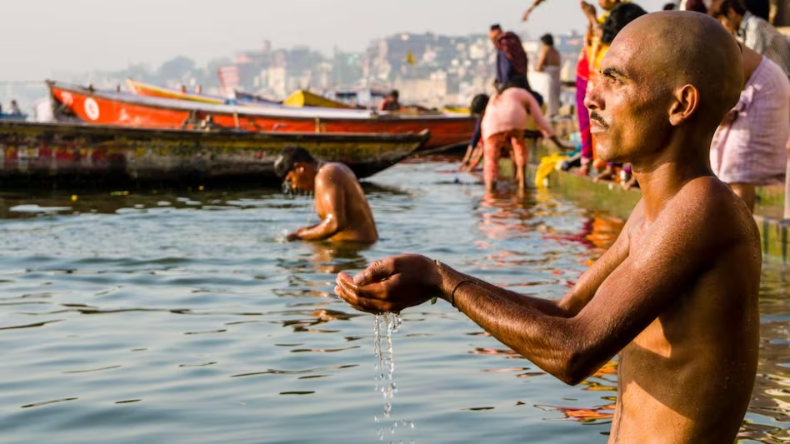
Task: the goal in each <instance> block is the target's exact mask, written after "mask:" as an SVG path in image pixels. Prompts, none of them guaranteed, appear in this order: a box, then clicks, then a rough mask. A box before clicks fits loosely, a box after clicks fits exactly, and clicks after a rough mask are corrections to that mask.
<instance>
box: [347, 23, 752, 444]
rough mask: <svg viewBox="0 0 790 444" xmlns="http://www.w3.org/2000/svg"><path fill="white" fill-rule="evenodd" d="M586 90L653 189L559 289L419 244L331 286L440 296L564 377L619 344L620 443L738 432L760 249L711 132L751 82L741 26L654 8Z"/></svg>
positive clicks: (367, 307) (391, 298) (395, 298)
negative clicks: (542, 293)
mask: <svg viewBox="0 0 790 444" xmlns="http://www.w3.org/2000/svg"><path fill="white" fill-rule="evenodd" d="M601 72H602V75H603V80H602V81H601V82H599V83H598V84H597V85H596V86H595V88H593V89H592V90H591V91H590V92H589V93H588V95H587V98H586V100H585V104H586V106H587V107H588V109H589V110H590V112H591V119H592V128H593V132H594V133H595V134H596V136H597V138H598V142H599V148H598V149H599V153H600V155H601V157H602V158H603V159H604V160H606V161H611V162H630V163H631V164H632V165H633V169H634V174H635V175H637V178H638V180H639V183H640V185H641V186H642V193H643V199H642V201H641V202H639V204H637V206H636V208H635V209H634V210H633V212H632V213H631V217H630V218H629V219H628V222H627V223H626V225H625V227H624V229H623V232H622V233H621V235H620V236H619V238H618V239H617V241H616V242H615V243H614V245H613V246H612V247H611V248H610V249H609V250H608V251H607V252H606V253H605V254H604V255H603V256H602V257H601V259H600V260H598V261H597V262H596V263H595V264H594V265H592V266H591V267H590V269H589V270H588V271H587V272H586V273H585V274H584V275H583V276H582V277H581V278H580V279H579V282H578V283H577V284H576V285H575V287H574V288H573V289H572V290H570V292H569V293H568V294H567V295H566V296H565V297H564V298H562V300H560V301H549V300H545V299H540V298H535V297H529V296H524V295H519V294H516V293H513V292H511V291H508V290H505V289H502V288H499V287H497V286H494V285H491V284H488V283H485V282H483V281H481V280H479V279H475V278H473V277H470V276H466V275H464V274H461V273H459V272H458V271H455V270H453V269H452V268H450V267H448V266H446V265H444V264H441V263H439V262H435V261H433V260H431V259H428V258H425V257H423V256H414V255H403V256H396V257H393V258H389V259H385V260H381V261H378V262H376V263H374V264H373V265H372V266H371V267H369V268H368V269H367V270H365V271H363V272H362V273H360V274H358V275H357V276H355V277H354V278H351V277H350V276H348V275H346V274H343V273H341V274H340V275H339V276H338V279H337V286H336V287H335V292H336V293H337V294H338V295H339V296H340V297H341V298H342V299H344V300H345V301H346V302H348V303H349V304H351V305H352V306H354V307H355V308H357V309H359V310H363V311H367V312H373V313H377V312H384V311H391V312H400V311H401V310H404V309H406V308H408V307H412V306H415V305H419V304H422V303H424V302H425V301H427V300H429V299H431V297H433V296H437V297H439V298H441V299H444V300H446V301H448V302H449V303H450V304H452V305H453V306H454V307H456V308H457V309H458V310H460V311H462V312H463V313H464V314H465V315H467V316H468V317H469V318H471V319H472V320H473V321H474V322H476V323H477V324H479V325H480V326H481V327H483V328H484V329H485V330H486V331H488V332H489V333H491V334H492V335H493V336H494V337H496V338H497V339H498V340H500V341H501V342H503V343H504V344H506V345H507V346H509V347H510V348H512V349H513V350H515V351H517V352H518V353H520V354H521V355H523V356H525V357H526V358H528V359H530V360H531V361H532V362H533V363H535V364H536V365H538V366H539V367H541V368H542V369H544V370H545V371H547V372H548V373H551V374H552V375H554V376H556V377H557V378H559V379H561V380H562V381H563V382H566V383H568V384H578V383H580V382H581V381H583V380H584V379H585V378H587V377H589V376H590V375H592V374H593V373H594V372H595V371H596V370H598V369H599V368H600V367H601V366H602V365H604V364H605V363H606V362H608V361H609V360H610V359H612V358H613V357H614V356H615V355H616V354H618V353H619V354H620V362H619V369H618V385H619V390H618V392H619V393H618V399H617V407H616V410H615V414H614V420H613V423H612V430H611V434H610V437H609V442H610V443H640V444H642V443H695V444H699V443H717V444H719V443H731V442H733V440H734V439H735V436H736V434H737V432H738V429H739V427H740V425H741V421H742V420H743V417H744V414H745V412H746V408H747V406H748V404H749V399H750V395H751V392H752V386H753V384H754V377H755V372H756V366H757V353H758V341H759V314H758V307H757V295H758V289H759V285H760V267H761V252H760V243H759V238H758V234H757V227H756V226H755V223H754V221H753V219H752V217H751V214H750V213H749V210H748V208H746V205H745V204H744V203H743V201H742V200H741V199H740V198H738V197H737V196H736V195H735V194H733V192H732V191H731V190H730V188H729V187H728V186H727V185H726V184H724V183H722V182H721V181H719V180H718V179H717V178H716V177H715V176H714V175H713V173H712V171H711V167H710V160H709V151H708V150H709V147H710V143H711V139H712V137H713V133H714V132H715V131H716V127H717V126H718V124H719V122H721V120H722V118H723V117H724V115H725V114H726V113H727V112H728V111H729V110H730V109H732V107H733V106H734V105H735V103H736V102H737V101H738V97H739V94H740V91H741V89H742V87H743V83H744V79H743V70H742V69H741V62H740V51H739V47H738V45H737V43H736V42H735V40H734V38H733V37H732V36H731V35H729V34H728V33H727V32H726V31H725V30H724V28H723V27H722V26H721V25H720V24H719V23H717V22H716V21H715V20H714V19H712V18H710V17H708V16H705V15H703V14H698V13H691V12H680V11H667V12H658V13H654V14H648V15H646V16H643V17H641V18H639V19H637V20H635V21H634V22H633V23H631V24H630V25H628V26H627V27H626V28H625V29H623V31H622V32H621V33H620V34H619V35H618V36H617V38H616V39H615V40H614V42H613V44H612V46H611V49H610V50H609V53H608V54H607V55H606V57H605V58H604V60H603V63H602V66H601Z"/></svg>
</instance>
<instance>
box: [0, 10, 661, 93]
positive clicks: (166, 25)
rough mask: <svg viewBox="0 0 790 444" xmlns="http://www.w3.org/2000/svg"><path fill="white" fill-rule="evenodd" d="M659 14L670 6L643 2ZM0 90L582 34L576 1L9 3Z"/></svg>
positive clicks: (2, 32)
mask: <svg viewBox="0 0 790 444" xmlns="http://www.w3.org/2000/svg"><path fill="white" fill-rule="evenodd" d="M637 1H638V3H639V4H640V5H642V6H643V7H644V8H645V9H647V10H648V11H656V10H658V9H660V8H661V5H663V4H664V3H665V2H666V1H667V0H637ZM3 3H4V7H3V19H4V20H3V25H2V26H0V42H2V43H0V48H2V49H1V50H0V56H1V57H2V60H3V62H2V64H1V65H0V66H2V68H1V69H0V81H9V80H41V79H44V78H46V77H50V76H52V75H53V74H54V73H56V72H64V71H67V72H83V71H90V70H94V69H107V70H115V69H122V68H125V67H126V66H127V65H128V64H129V63H141V62H144V63H149V64H151V65H152V66H158V64H159V63H161V62H163V61H164V60H167V59H169V58H172V57H175V56H177V55H184V56H187V57H191V58H193V59H195V60H196V61H197V62H198V63H199V64H201V65H203V64H205V62H207V61H208V60H209V59H211V58H214V57H219V56H224V55H231V54H233V53H234V52H235V51H237V50H243V49H253V48H258V47H259V46H260V44H261V42H262V41H263V40H266V39H268V40H270V41H271V42H272V44H273V45H274V47H291V46H293V45H309V46H311V47H313V48H316V49H318V50H321V51H324V52H326V53H330V52H331V51H332V48H333V47H334V46H335V45H336V46H338V47H340V48H342V49H346V50H360V49H363V48H364V47H365V46H366V45H367V43H368V42H369V41H370V40H371V39H373V38H377V37H383V36H386V35H390V34H393V33H397V32H401V31H409V32H419V33H421V32H426V31H431V32H434V33H439V34H450V35H465V34H469V33H473V32H485V31H486V30H487V29H488V26H489V25H490V24H492V23H496V22H499V23H501V24H502V25H503V27H505V28H507V29H511V30H516V31H519V32H521V31H527V32H529V33H530V34H531V35H533V36H538V35H540V34H542V33H544V32H566V31H569V30H571V29H582V27H583V26H584V20H583V18H582V15H581V12H579V2H578V1H577V0H548V1H547V2H546V3H544V4H543V5H542V6H541V7H540V8H539V9H538V10H537V11H536V12H535V13H534V15H533V16H532V17H531V19H530V21H529V22H528V23H521V22H520V18H521V14H522V12H523V11H524V10H525V9H526V7H527V6H528V5H529V4H530V3H531V0H390V1H382V0H132V1H120V0H3Z"/></svg>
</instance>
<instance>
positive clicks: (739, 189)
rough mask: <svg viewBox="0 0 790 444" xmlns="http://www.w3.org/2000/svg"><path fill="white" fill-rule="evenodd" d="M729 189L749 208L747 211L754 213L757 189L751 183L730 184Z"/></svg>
mask: <svg viewBox="0 0 790 444" xmlns="http://www.w3.org/2000/svg"><path fill="white" fill-rule="evenodd" d="M728 185H729V186H730V189H732V191H733V192H734V193H735V194H737V195H738V197H740V198H741V199H743V201H744V202H745V203H746V206H747V207H749V211H751V212H752V213H754V204H755V202H756V200H757V187H755V186H754V184H751V183H731V184H728Z"/></svg>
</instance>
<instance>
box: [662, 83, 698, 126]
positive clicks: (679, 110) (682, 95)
mask: <svg viewBox="0 0 790 444" xmlns="http://www.w3.org/2000/svg"><path fill="white" fill-rule="evenodd" d="M698 107H699V90H698V89H697V88H696V87H695V86H694V85H684V86H683V87H681V88H679V89H678V90H676V91H675V94H674V97H673V100H672V105H671V106H670V107H669V123H670V124H672V126H678V125H680V124H681V123H683V122H685V121H686V120H688V119H689V118H691V116H692V115H694V113H695V112H697V108H698Z"/></svg>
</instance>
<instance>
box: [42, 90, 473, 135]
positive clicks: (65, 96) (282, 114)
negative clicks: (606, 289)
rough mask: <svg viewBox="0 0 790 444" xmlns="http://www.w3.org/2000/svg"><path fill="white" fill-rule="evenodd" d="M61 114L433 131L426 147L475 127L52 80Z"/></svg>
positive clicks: (175, 124) (131, 123)
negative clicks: (149, 93) (175, 96)
mask: <svg viewBox="0 0 790 444" xmlns="http://www.w3.org/2000/svg"><path fill="white" fill-rule="evenodd" d="M47 84H48V86H49V89H50V92H51V95H52V98H53V100H54V106H55V108H56V113H55V114H56V116H63V115H67V116H69V115H70V116H72V117H77V118H79V120H81V121H84V122H87V123H96V124H103V125H120V126H126V127H136V128H159V129H187V128H190V127H192V128H194V127H197V126H198V125H202V124H208V125H211V126H212V127H218V128H236V129H242V130H247V131H265V132H269V133H271V132H284V133H291V132H301V133H304V132H311V133H346V134H348V133H367V134H371V133H378V134H382V133H384V134H408V133H414V134H416V133H419V132H421V131H423V130H429V131H430V133H431V138H430V140H429V141H428V142H427V143H426V144H425V146H424V147H423V150H432V151H433V150H436V149H437V148H441V147H449V146H456V145H458V144H460V143H463V142H466V141H467V140H469V139H470V138H471V137H472V133H473V132H474V124H475V122H474V120H473V119H472V118H471V117H469V116H445V115H435V116H432V115H426V116H403V115H389V114H378V113H377V112H375V111H369V110H340V109H325V108H271V109H269V108H263V107H261V108H257V107H246V106H237V105H215V104H208V103H197V102H190V101H185V100H171V99H162V98H155V97H141V96H135V95H131V94H125V93H116V92H104V91H102V92H99V91H95V90H93V89H91V88H83V87H73V86H64V85H61V84H59V83H55V82H51V81H50V82H47Z"/></svg>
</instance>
